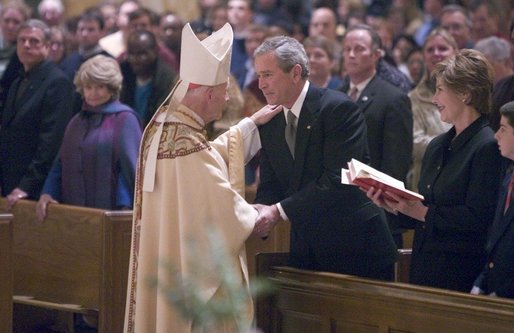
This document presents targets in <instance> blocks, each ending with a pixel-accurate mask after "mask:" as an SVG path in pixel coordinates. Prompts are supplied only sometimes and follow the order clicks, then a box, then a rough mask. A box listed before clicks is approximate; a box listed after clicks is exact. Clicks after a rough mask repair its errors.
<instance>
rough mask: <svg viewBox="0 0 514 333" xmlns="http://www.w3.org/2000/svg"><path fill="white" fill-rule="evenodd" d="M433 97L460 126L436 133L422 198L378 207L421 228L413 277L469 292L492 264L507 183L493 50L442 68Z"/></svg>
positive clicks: (374, 194)
mask: <svg viewBox="0 0 514 333" xmlns="http://www.w3.org/2000/svg"><path fill="white" fill-rule="evenodd" d="M432 75H433V76H434V78H435V79H436V92H435V95H434V97H433V99H432V101H433V103H434V104H435V105H436V107H437V109H438V111H439V113H440V115H441V120H442V121H444V122H446V123H449V124H451V125H452V128H451V129H450V130H449V131H447V132H446V133H443V134H441V135H439V136H437V137H436V138H435V139H433V140H432V141H431V142H430V144H429V145H428V147H427V150H426V153H425V156H424V158H423V163H422V166H421V177H420V181H419V192H420V193H421V194H422V195H423V196H424V198H425V200H424V201H423V202H422V201H407V200H404V199H402V198H400V197H398V196H396V195H395V194H394V193H388V194H389V195H391V197H392V198H394V199H395V200H396V201H392V200H388V199H383V198H382V191H381V190H376V189H374V188H372V189H370V190H369V191H368V193H367V194H368V197H370V198H371V199H372V200H373V201H374V202H375V203H376V204H377V205H379V206H381V207H383V208H384V209H386V210H387V211H389V212H391V213H394V214H398V213H401V214H402V216H404V217H405V219H404V222H405V224H406V225H407V224H409V225H411V226H413V227H414V228H415V233H414V243H413V252H412V262H411V271H410V282H411V283H414V284H419V285H425V286H431V287H438V288H444V289H450V290H456V291H464V292H469V290H471V287H472V286H473V281H474V279H475V277H476V276H478V274H479V273H480V271H481V269H482V267H483V265H484V264H485V260H486V254H485V244H486V236H487V231H488V229H489V225H490V223H491V222H492V221H493V217H494V212H495V207H496V201H497V195H498V194H497V190H498V186H499V184H500V181H501V164H502V163H501V156H500V153H499V151H498V146H497V143H496V140H495V138H494V132H493V130H492V129H491V128H490V127H489V122H488V120H487V115H486V114H487V113H488V112H489V109H490V105H491V88H492V83H493V72H492V67H491V64H490V63H489V62H488V61H487V59H486V58H485V56H484V55H483V54H482V53H480V52H478V51H475V50H467V49H464V50H461V51H460V52H458V53H457V54H456V55H455V56H453V57H450V58H448V59H447V60H446V61H444V62H442V63H439V64H437V65H436V66H435V68H434V71H433V72H432Z"/></svg>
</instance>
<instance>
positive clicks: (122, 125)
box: [36, 55, 141, 221]
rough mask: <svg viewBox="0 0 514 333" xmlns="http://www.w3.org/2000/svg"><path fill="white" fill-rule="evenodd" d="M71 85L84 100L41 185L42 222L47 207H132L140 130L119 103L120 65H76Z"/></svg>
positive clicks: (105, 61)
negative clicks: (53, 205) (60, 203)
mask: <svg viewBox="0 0 514 333" xmlns="http://www.w3.org/2000/svg"><path fill="white" fill-rule="evenodd" d="M74 83H75V85H76V87H77V91H78V92H79V93H80V94H81V95H82V96H83V100H84V102H83V104H82V110H81V111H80V112H79V113H78V114H76V115H75V116H74V117H73V118H72V119H71V120H70V122H69V124H68V126H67V128H66V132H65V134H64V138H63V141H62V144H61V149H60V151H59V155H58V156H57V159H56V160H55V162H54V165H53V167H52V170H51V171H50V173H49V175H48V177H47V179H46V181H45V185H44V187H43V191H42V194H41V196H40V199H39V201H38V204H37V206H36V213H37V216H38V218H39V219H40V220H41V221H42V220H44V218H45V217H46V210H47V206H48V204H49V203H57V202H62V203H65V204H70V205H77V206H86V207H94V208H103V209H123V208H130V207H132V202H133V197H134V190H133V188H134V181H135V166H136V159H137V155H138V148H139V142H140V140H141V126H140V122H139V119H138V117H137V115H136V113H135V112H134V111H133V110H132V109H131V108H130V107H129V106H127V105H125V104H122V103H120V102H119V101H118V97H119V94H120V91H121V84H122V75H121V72H120V67H119V65H118V63H117V62H116V60H114V59H112V58H109V57H106V56H103V55H97V56H95V57H93V58H91V59H89V60H87V61H86V62H84V63H83V64H82V66H80V69H79V71H78V72H77V74H76V76H75V80H74Z"/></svg>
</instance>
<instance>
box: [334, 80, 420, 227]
mask: <svg viewBox="0 0 514 333" xmlns="http://www.w3.org/2000/svg"><path fill="white" fill-rule="evenodd" d="M349 85H350V84H349V80H348V79H347V80H345V84H344V85H343V87H342V89H343V90H342V91H343V92H345V91H347V90H348V88H349ZM356 103H357V105H358V106H359V109H360V110H362V112H363V113H364V117H365V118H366V125H367V126H368V145H369V153H370V163H369V164H370V165H371V166H372V167H374V168H375V169H378V170H380V171H382V172H385V173H386V174H388V175H390V176H392V177H394V178H396V179H399V180H401V181H405V179H406V177H407V172H408V171H409V167H410V164H411V161H412V144H413V137H412V135H413V129H412V126H413V125H412V110H411V103H410V99H409V97H408V96H407V94H405V93H404V92H403V91H402V90H400V89H399V88H397V87H395V86H393V85H392V84H390V83H389V82H387V81H385V80H383V79H381V78H380V77H379V76H378V75H375V77H374V78H373V79H371V81H370V82H369V83H368V85H367V86H366V87H365V88H364V90H363V91H362V93H361V94H360V96H359V99H358V100H357V101H356ZM387 219H388V222H389V226H390V228H391V231H392V232H393V234H400V233H401V232H402V230H403V229H401V228H400V227H399V221H398V218H397V216H395V215H393V214H387Z"/></svg>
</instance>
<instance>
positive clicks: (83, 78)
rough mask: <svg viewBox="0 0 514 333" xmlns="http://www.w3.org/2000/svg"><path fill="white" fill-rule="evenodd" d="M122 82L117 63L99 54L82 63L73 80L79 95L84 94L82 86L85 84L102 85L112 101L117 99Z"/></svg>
mask: <svg viewBox="0 0 514 333" xmlns="http://www.w3.org/2000/svg"><path fill="white" fill-rule="evenodd" d="M122 82H123V76H122V75H121V70H120V66H119V65H118V62H117V61H116V60H115V59H113V58H111V57H107V56H104V55H101V54H100V55H96V56H94V57H92V58H91V59H88V60H87V61H86V62H84V63H83V64H82V65H81V66H80V68H79V70H78V72H77V74H76V75H75V79H74V80H73V83H74V84H75V87H77V91H78V92H79V93H80V94H81V95H83V94H84V85H86V84H91V83H95V84H104V85H106V86H107V89H109V91H110V92H111V93H112V95H113V98H114V99H118V98H119V95H120V91H121V86H122Z"/></svg>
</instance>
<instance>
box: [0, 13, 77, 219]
mask: <svg viewBox="0 0 514 333" xmlns="http://www.w3.org/2000/svg"><path fill="white" fill-rule="evenodd" d="M49 47H50V30H49V28H48V27H47V25H46V24H45V23H43V22H42V21H39V20H28V21H26V22H25V23H23V24H22V25H21V26H20V29H19V31H18V36H17V43H16V52H17V54H18V57H19V59H20V62H21V63H22V65H23V71H22V73H20V75H19V76H18V77H17V78H16V79H15V80H14V82H13V84H12V85H11V86H10V88H9V92H8V95H7V100H6V103H5V107H4V109H3V111H2V113H1V114H0V119H1V125H0V189H1V194H2V196H6V197H7V199H8V208H9V209H10V208H12V206H13V205H14V204H15V203H16V202H17V201H18V200H20V199H25V198H28V199H36V198H38V196H39V192H40V191H41V187H42V186H43V183H44V181H45V178H46V176H47V174H48V171H49V170H50V166H51V165H52V161H53V159H54V158H55V155H56V154H57V151H58V149H59V146H60V144H61V139H62V136H63V133H64V129H65V126H66V124H67V123H68V120H69V119H70V116H71V110H72V108H71V105H72V92H73V88H72V84H71V82H70V81H69V80H68V79H67V78H66V77H65V76H64V74H63V73H62V72H61V70H59V69H58V68H57V67H56V65H55V64H54V63H52V62H51V61H49V60H47V59H46V57H47V56H48V50H49Z"/></svg>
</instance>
